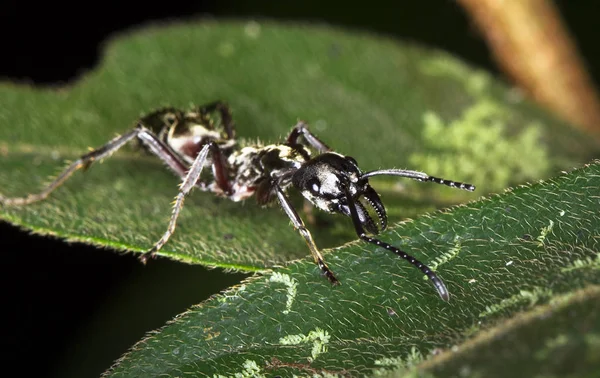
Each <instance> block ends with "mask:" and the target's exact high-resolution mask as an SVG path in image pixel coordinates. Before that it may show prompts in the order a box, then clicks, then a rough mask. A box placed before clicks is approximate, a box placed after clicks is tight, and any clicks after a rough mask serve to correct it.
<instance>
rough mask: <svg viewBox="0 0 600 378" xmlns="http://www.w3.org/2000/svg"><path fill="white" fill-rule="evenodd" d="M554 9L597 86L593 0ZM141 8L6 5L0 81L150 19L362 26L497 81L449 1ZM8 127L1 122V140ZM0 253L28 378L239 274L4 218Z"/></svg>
mask: <svg viewBox="0 0 600 378" xmlns="http://www.w3.org/2000/svg"><path fill="white" fill-rule="evenodd" d="M556 3H557V5H558V6H559V8H560V11H561V13H562V15H563V17H564V19H565V22H566V24H567V26H568V28H569V29H570V31H571V32H572V34H573V36H574V37H575V40H576V43H577V45H578V46H579V49H580V52H581V54H582V55H583V57H584V59H585V61H586V63H587V65H588V68H589V71H590V72H591V74H592V76H593V77H594V79H595V81H596V82H598V79H599V78H600V43H598V37H599V35H598V29H597V25H598V21H597V20H598V15H599V12H598V11H597V10H596V8H597V7H598V5H597V4H596V3H597V2H596V1H594V0H588V1H585V0H579V1H568V0H562V1H557V2H556ZM143 4H144V5H142V6H139V5H138V6H130V5H128V4H127V3H126V2H123V1H108V0H105V1H103V2H98V3H87V2H80V3H78V5H75V4H67V3H64V4H60V3H59V4H56V3H55V2H44V3H41V4H36V3H34V2H27V1H19V2H17V1H7V0H3V1H2V2H1V3H0V30H1V32H0V47H1V50H0V81H17V82H20V83H28V84H36V85H62V84H65V83H69V82H73V81H75V80H76V79H77V77H78V76H79V75H80V74H82V73H84V72H86V71H88V70H91V69H93V68H94V67H95V65H96V64H98V59H99V56H100V51H101V50H100V49H101V45H102V43H103V41H104V40H105V39H106V38H107V37H109V36H111V35H113V34H114V33H116V32H121V31H125V30H127V29H128V28H131V27H134V26H136V25H140V24H145V23H149V22H155V23H156V22H161V21H166V20H172V19H181V18H186V19H189V18H200V17H211V18H222V17H227V18H268V19H278V20H295V21H300V20H304V21H312V22H319V23H328V24H333V25H338V26H344V27H348V28H353V29H364V30H369V31H371V32H376V33H380V34H386V35H389V36H393V37H397V38H400V39H404V40H412V41H414V42H417V43H420V44H423V45H428V46H432V47H435V48H439V49H443V50H447V51H450V52H452V53H454V54H455V55H457V56H459V57H460V58H462V59H463V60H465V61H467V62H470V63H471V64H474V65H477V66H480V67H483V68H485V69H487V70H489V71H491V72H493V73H494V74H496V75H497V76H502V74H501V73H499V71H498V69H497V67H496V66H495V65H494V63H493V61H492V59H491V58H490V55H489V51H488V49H487V47H486V45H485V43H484V41H483V40H482V39H481V38H480V36H479V34H478V32H477V30H476V28H475V27H474V25H473V23H471V22H470V21H469V20H468V18H467V16H466V14H465V13H464V12H463V10H462V9H461V8H460V7H459V6H458V5H457V4H456V3H455V2H453V1H451V0H426V1H418V2H417V1H411V2H396V4H393V5H392V4H391V3H388V2H383V1H378V0H372V1H369V2H361V3H356V4H355V5H352V3H351V2H348V1H345V2H337V1H329V2H325V1H323V0H321V1H315V0H309V1H289V2H283V1H275V0H273V1H265V0H262V1H251V2H250V1H248V2H242V1H232V0H225V1H217V0H213V1H195V2H192V1H176V0H171V1H169V2H165V3H160V4H157V5H151V4H149V3H143ZM0 106H2V103H1V99H0ZM4 127H8V126H7V125H0V133H1V130H2V128H4ZM0 191H1V188H0ZM0 252H2V263H1V265H0V286H1V288H2V289H1V290H2V296H1V300H2V309H3V311H2V328H3V332H2V335H1V336H0V338H1V340H2V341H1V343H2V349H3V353H2V357H0V358H1V359H2V360H1V361H2V363H1V366H3V368H4V369H3V370H4V371H6V370H8V369H9V367H11V366H13V367H15V368H17V369H19V370H20V371H27V372H28V373H29V374H30V375H31V376H57V377H58V376H61V377H65V376H72V377H86V376H98V375H99V374H100V373H101V372H102V371H104V370H105V369H106V368H107V367H108V366H110V364H111V363H112V361H113V360H114V359H116V358H118V357H119V356H120V355H121V354H122V353H123V352H125V351H126V350H127V348H128V347H129V346H131V345H132V344H133V343H134V342H135V341H137V340H139V339H140V338H141V337H142V336H143V335H144V333H145V332H147V331H149V330H152V329H156V328H158V327H160V326H161V325H163V324H164V323H165V322H166V321H167V320H169V319H171V318H172V317H173V316H175V315H176V314H178V313H180V312H183V311H184V310H185V309H186V308H188V307H189V306H191V305H192V304H195V303H198V302H200V301H202V300H203V299H205V298H206V297H208V296H209V295H210V294H212V293H211V292H208V291H207V290H206V288H204V287H202V282H203V280H205V279H206V277H207V275H208V276H209V278H210V279H211V280H215V281H218V282H219V284H220V285H221V286H222V287H227V286H229V285H231V284H233V283H235V282H237V281H239V280H240V279H241V278H242V277H243V275H240V274H238V275H224V274H222V273H221V272H220V271H218V270H217V271H208V270H206V269H204V268H202V267H198V266H187V265H184V264H179V263H175V262H171V261H168V260H164V259H162V260H157V261H153V262H151V263H150V264H148V266H146V267H143V266H142V265H141V264H140V263H139V262H138V261H137V259H136V258H135V257H134V256H131V255H119V254H117V253H114V252H111V251H108V250H100V249H95V248H90V247H87V246H84V245H77V244H75V245H67V244H66V243H63V242H61V241H59V240H54V239H48V238H42V237H38V236H30V235H28V233H27V232H23V231H20V230H18V229H16V228H15V227H12V226H9V225H8V224H5V223H0ZM174 292H177V293H178V295H173V293H174ZM136 293H137V294H139V293H143V294H146V295H136Z"/></svg>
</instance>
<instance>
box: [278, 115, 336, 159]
mask: <svg viewBox="0 0 600 378" xmlns="http://www.w3.org/2000/svg"><path fill="white" fill-rule="evenodd" d="M301 136H302V137H304V140H305V141H306V143H308V145H309V146H310V147H312V148H314V149H315V150H317V151H319V153H323V152H327V151H331V148H329V146H328V145H326V144H325V143H323V141H321V139H319V138H317V136H316V135H315V134H313V133H311V132H310V130H309V129H308V125H307V124H306V123H305V122H303V121H300V122H298V123H297V124H296V126H294V128H292V131H291V132H290V134H289V135H288V137H287V143H288V144H290V145H292V146H294V145H298V144H299V143H298V138H300V137H301Z"/></svg>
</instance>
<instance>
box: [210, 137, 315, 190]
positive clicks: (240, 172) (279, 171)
mask: <svg viewBox="0 0 600 378" xmlns="http://www.w3.org/2000/svg"><path fill="white" fill-rule="evenodd" d="M309 158H310V152H309V151H308V149H305V148H303V147H301V148H298V147H296V148H292V147H290V146H288V145H286V144H271V145H267V146H259V145H255V146H246V147H243V148H242V149H240V150H238V151H234V152H233V153H232V154H231V155H229V158H228V163H229V167H230V168H231V172H233V173H234V175H233V177H232V182H233V185H232V191H233V193H232V194H231V195H230V196H229V198H230V199H231V200H233V201H241V200H244V199H246V198H248V197H250V196H252V195H253V194H254V192H255V190H256V188H257V186H258V184H259V182H260V181H262V180H265V179H266V178H269V177H281V176H282V175H283V173H284V172H289V171H290V170H297V169H298V168H300V167H301V166H302V164H303V163H304V162H306V161H307V160H308V159H309ZM288 184H289V182H288ZM211 189H213V190H217V191H218V188H216V185H214V184H213V185H212V186H211ZM283 189H285V186H284V187H283Z"/></svg>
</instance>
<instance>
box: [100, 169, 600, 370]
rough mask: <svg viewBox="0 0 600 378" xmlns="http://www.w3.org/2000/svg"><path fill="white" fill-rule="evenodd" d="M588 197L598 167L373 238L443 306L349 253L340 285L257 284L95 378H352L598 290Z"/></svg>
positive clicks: (348, 248)
mask: <svg viewBox="0 0 600 378" xmlns="http://www.w3.org/2000/svg"><path fill="white" fill-rule="evenodd" d="M598 188H600V161H596V162H594V163H592V164H590V165H587V166H585V167H583V168H581V169H577V170H575V171H573V172H571V173H569V174H564V175H561V176H559V177H556V178H553V179H550V180H548V181H545V182H542V183H537V184H533V185H527V186H521V187H518V188H515V189H512V190H511V191H509V192H507V193H505V194H502V195H494V196H491V197H490V198H488V199H485V200H482V201H479V202H476V203H472V204H469V205H463V206H459V207H455V208H454V209H453V210H452V211H451V212H443V213H442V212H440V213H437V214H435V215H427V216H422V217H419V218H418V219H417V220H415V221H412V222H405V223H403V224H401V225H400V226H398V227H397V228H396V229H394V230H391V231H388V232H386V233H384V234H383V235H381V239H383V240H385V241H388V242H391V243H392V244H393V245H396V246H398V247H400V248H403V249H404V250H406V251H407V252H409V253H411V254H414V255H415V256H416V257H419V258H422V259H423V260H424V261H426V262H427V263H431V262H436V261H437V262H439V263H438V264H437V271H438V273H439V274H440V275H441V276H442V277H443V279H444V280H445V282H446V284H447V286H448V288H449V290H450V292H451V300H450V302H443V301H441V300H440V299H439V298H438V296H437V294H436V293H435V290H434V288H433V286H432V285H431V283H430V282H428V281H427V280H426V279H424V277H423V275H422V274H421V273H420V272H419V271H418V270H417V269H415V268H414V267H412V266H410V265H409V264H407V263H406V262H405V261H403V260H401V259H399V258H398V257H397V256H395V255H393V254H391V253H389V252H387V251H386V250H383V249H382V248H377V247H375V246H372V245H366V244H365V243H361V242H355V243H350V244H348V245H345V246H344V247H341V248H339V249H337V250H335V251H334V253H331V254H329V255H328V256H327V257H328V258H329V261H330V262H331V264H332V266H335V267H336V271H337V273H338V275H339V278H340V279H341V281H342V285H341V286H336V287H332V286H331V285H329V284H327V282H326V281H325V280H324V279H322V278H319V277H318V275H319V273H318V268H316V267H315V266H314V264H313V263H312V261H308V260H302V261H298V262H295V263H292V264H289V265H288V266H287V267H286V268H281V269H276V270H274V271H273V272H271V273H268V274H265V275H256V276H255V277H253V278H251V279H248V280H247V281H246V282H243V284H242V285H240V286H237V287H234V288H232V289H231V290H229V291H227V292H225V293H223V294H221V295H216V296H214V297H213V298H211V299H210V300H208V301H206V302H204V303H202V304H201V305H199V306H197V307H195V308H192V309H191V310H189V311H188V312H186V313H184V314H182V315H180V316H179V317H177V318H176V319H175V320H174V321H172V322H171V323H169V324H168V325H166V326H165V327H164V328H162V329H160V330H159V331H157V332H156V333H155V334H153V335H151V336H149V337H147V338H146V339H144V340H142V341H141V342H139V343H138V344H137V345H135V346H134V347H133V348H132V350H131V351H130V352H129V353H128V354H127V355H125V356H124V357H123V358H122V359H121V360H120V361H118V363H117V364H116V366H114V367H113V369H112V370H111V371H109V372H108V373H107V376H110V377H121V376H186V375H199V374H200V373H202V374H204V375H206V376H216V375H218V376H236V377H243V376H263V375H266V376H275V375H282V376H291V375H292V374H296V375H301V376H302V375H314V374H319V375H321V376H324V375H326V374H338V375H340V376H344V375H351V376H358V375H362V374H369V373H371V372H373V370H372V369H380V368H381V367H385V366H391V367H393V366H394V363H393V362H394V361H400V360H402V361H405V362H406V361H408V362H410V361H412V362H416V361H418V360H419V359H420V357H419V356H425V355H428V354H430V352H432V351H433V350H435V349H436V348H449V347H451V346H453V345H456V344H457V343H461V342H463V341H464V340H465V339H467V338H468V337H469V336H471V335H473V334H475V333H477V332H478V331H479V330H480V329H482V328H486V327H488V326H490V325H494V324H495V323H497V322H499V321H501V320H502V319H504V318H507V317H509V316H511V315H513V314H515V313H517V312H518V311H520V310H522V309H528V308H530V307H531V306H534V305H536V304H543V303H546V302H548V301H549V300H551V299H552V298H555V297H557V296H559V295H561V294H566V293H571V292H573V291H575V290H577V289H580V288H584V287H586V286H588V285H590V284H595V285H598V284H600V269H598V267H600V257H599V256H600V255H599V254H598V251H599V250H600V239H599V238H598V231H597V230H598V229H600V196H599V190H598ZM432 265H433V264H432ZM594 319H595V320H594ZM591 320H592V321H596V322H597V317H596V318H593V317H592V318H591ZM252 374H254V375H252Z"/></svg>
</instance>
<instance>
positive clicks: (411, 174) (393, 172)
mask: <svg viewBox="0 0 600 378" xmlns="http://www.w3.org/2000/svg"><path fill="white" fill-rule="evenodd" d="M380 175H387V176H400V177H408V178H411V179H414V180H418V181H430V182H434V183H436V184H442V185H446V186H449V187H451V188H457V189H463V190H468V191H470V192H472V191H474V190H475V185H471V184H465V183H462V182H457V181H452V180H446V179H442V178H438V177H433V176H429V175H428V174H427V173H423V172H417V171H409V170H406V169H380V170H377V171H371V172H367V173H365V174H363V175H362V176H361V177H360V178H368V177H372V176H380Z"/></svg>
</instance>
